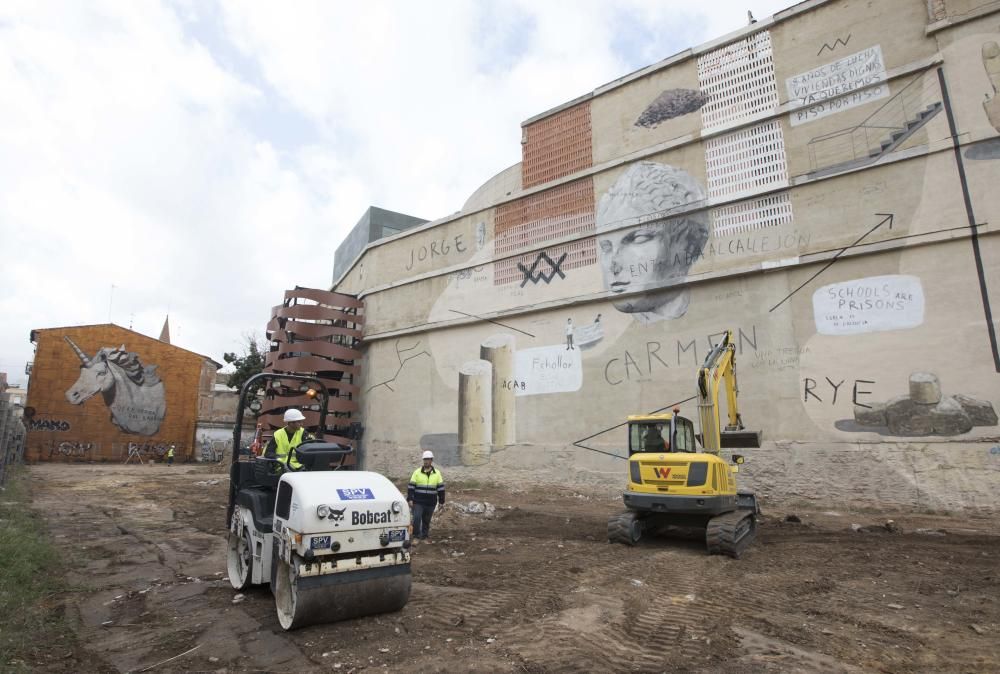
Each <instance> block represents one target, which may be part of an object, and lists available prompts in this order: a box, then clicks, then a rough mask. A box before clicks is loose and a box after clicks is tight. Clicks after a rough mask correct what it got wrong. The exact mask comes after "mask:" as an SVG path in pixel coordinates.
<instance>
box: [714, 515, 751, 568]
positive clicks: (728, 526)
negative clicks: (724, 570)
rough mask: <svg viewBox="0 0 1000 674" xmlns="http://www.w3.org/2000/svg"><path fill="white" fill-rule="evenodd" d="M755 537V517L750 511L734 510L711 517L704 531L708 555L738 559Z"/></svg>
mask: <svg viewBox="0 0 1000 674" xmlns="http://www.w3.org/2000/svg"><path fill="white" fill-rule="evenodd" d="M756 535H757V515H756V513H755V512H754V511H752V510H742V509H741V510H734V511H732V512H728V513H725V514H723V515H719V516H718V517H713V518H712V519H710V520H709V521H708V527H707V529H706V530H705V542H706V543H707V544H708V554H710V555H726V556H728V557H732V558H733V559H739V558H740V555H742V554H743V551H744V550H746V549H747V547H748V546H749V545H750V543H751V542H753V539H754V537H755V536H756Z"/></svg>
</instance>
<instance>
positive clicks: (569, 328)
mask: <svg viewBox="0 0 1000 674" xmlns="http://www.w3.org/2000/svg"><path fill="white" fill-rule="evenodd" d="M575 348H576V347H574V346H573V319H572V318H567V319H566V350H567V351H569V350H571V349H575Z"/></svg>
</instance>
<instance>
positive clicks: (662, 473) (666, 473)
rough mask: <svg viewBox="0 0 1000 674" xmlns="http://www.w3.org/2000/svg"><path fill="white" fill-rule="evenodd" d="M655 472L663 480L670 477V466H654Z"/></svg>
mask: <svg viewBox="0 0 1000 674" xmlns="http://www.w3.org/2000/svg"><path fill="white" fill-rule="evenodd" d="M653 473H654V474H655V475H656V477H658V478H660V479H661V480H666V479H667V478H668V477H670V469H669V468H654V469H653Z"/></svg>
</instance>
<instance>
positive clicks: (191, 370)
mask: <svg viewBox="0 0 1000 674" xmlns="http://www.w3.org/2000/svg"><path fill="white" fill-rule="evenodd" d="M35 336H36V340H37V341H36V344H37V347H36V352H35V363H34V369H33V370H32V373H31V379H30V381H29V385H28V401H27V405H28V406H29V407H31V408H34V416H33V417H32V418H31V420H27V419H26V420H25V426H26V427H27V428H28V436H27V442H26V452H25V458H26V460H28V461H50V460H51V461H67V460H71V461H122V462H123V461H125V459H126V458H127V457H128V454H129V445H130V443H134V444H135V445H138V446H139V448H140V452H141V453H142V456H143V458H144V459H149V458H152V459H155V460H161V459H162V452H163V451H164V450H165V448H166V447H167V446H169V445H171V444H173V445H175V446H176V449H175V461H185V460H187V459H189V458H190V457H192V456H193V454H192V452H193V449H194V443H195V426H196V424H197V419H198V411H199V403H200V401H202V400H203V399H204V396H203V395H202V394H203V393H205V392H204V391H202V390H201V389H202V388H203V387H202V384H203V383H205V382H209V381H214V372H215V366H214V365H213V364H212V363H211V361H209V360H208V359H206V358H205V357H203V356H200V355H198V354H196V353H192V352H191V351H187V350H185V349H181V348H178V347H176V346H172V345H170V344H166V343H164V342H161V341H159V340H157V339H153V338H151V337H147V336H145V335H141V334H139V333H137V332H133V331H131V330H126V329H125V328H122V327H119V326H117V325H93V326H81V327H70V328H51V329H44V330H36V331H35ZM64 337H69V338H70V339H71V340H73V342H74V343H75V344H76V345H77V346H79V347H80V349H81V350H83V352H84V353H85V354H86V355H87V356H88V357H89V358H93V357H94V355H95V354H96V353H97V351H98V350H99V349H101V348H102V347H109V348H117V347H120V346H121V345H123V344H124V346H125V350H126V351H132V352H135V353H136V354H138V356H139V359H140V361H141V363H142V365H143V366H149V365H156V366H158V367H157V369H156V374H157V375H159V377H160V380H161V381H162V382H163V388H164V397H165V400H166V412H165V415H164V417H163V421H162V422H161V423H160V425H159V430H158V431H157V432H156V433H155V434H153V435H148V436H147V435H139V434H136V433H129V432H125V431H124V430H122V429H121V428H119V427H118V426H116V425H115V424H114V423H112V421H111V411H110V410H109V408H108V406H107V405H106V404H105V401H104V398H103V396H102V395H101V394H100V393H98V394H97V395H95V396H93V397H92V398H90V399H89V400H86V401H85V402H83V403H82V404H79V405H74V404H72V403H71V402H70V401H69V400H68V399H67V397H66V392H67V391H68V390H69V389H70V388H71V387H72V386H73V385H74V384H75V383H76V381H77V379H78V377H79V376H80V371H81V365H82V364H81V361H80V358H79V357H78V356H77V354H76V353H75V352H74V350H73V348H72V347H71V346H70V345H69V344H68V343H67V342H66V340H65V339H64ZM209 370H211V372H212V376H211V377H208V376H207V375H206V372H207V371H209ZM208 386H210V384H208ZM210 391H211V389H210V388H208V393H209V394H210Z"/></svg>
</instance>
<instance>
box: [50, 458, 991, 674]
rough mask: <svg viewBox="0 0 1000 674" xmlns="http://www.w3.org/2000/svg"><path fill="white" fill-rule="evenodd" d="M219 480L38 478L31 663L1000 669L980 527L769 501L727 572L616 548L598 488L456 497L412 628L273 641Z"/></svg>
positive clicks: (417, 595)
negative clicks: (59, 641) (48, 546)
mask: <svg viewBox="0 0 1000 674" xmlns="http://www.w3.org/2000/svg"><path fill="white" fill-rule="evenodd" d="M221 471H222V469H221V468H215V469H214V470H213V469H212V468H209V467H203V466H185V465H176V466H173V467H167V466H163V465H154V466H148V465H143V466H136V465H124V466H122V465H108V464H105V465H88V464H50V465H40V466H35V467H33V468H32V469H31V483H32V492H33V507H34V508H36V509H37V510H38V511H39V512H40V513H42V514H43V515H44V517H45V519H46V521H47V524H48V527H49V534H50V536H51V537H52V541H53V542H54V543H55V544H56V545H58V546H59V547H60V548H61V549H62V550H64V551H65V554H66V556H67V559H68V561H69V564H68V566H69V568H70V571H69V577H68V578H67V580H68V582H69V586H70V587H71V588H72V591H70V592H67V593H66V595H65V596H64V597H62V598H61V599H62V601H63V602H64V604H65V614H66V617H67V619H68V622H69V624H70V626H71V628H72V630H73V632H74V633H75V635H76V637H77V639H76V643H77V644H79V646H78V647H77V648H75V649H70V650H69V651H66V650H65V647H64V646H59V645H52V647H51V648H52V649H55V648H63V649H64V650H63V652H58V653H57V652H50V653H47V652H45V649H46V645H45V644H39V649H40V652H39V654H38V655H39V662H45V663H47V664H46V667H45V668H46V669H47V670H49V671H74V672H97V671H123V672H124V671H129V672H140V671H155V672H166V671H184V672H190V671H217V672H259V671H284V672H288V671H295V672H311V671H329V672H343V673H345V674H346V673H348V672H386V671H390V672H392V671H420V672H468V671H485V672H564V671H565V672H576V671H588V672H604V671H608V672H610V671H623V672H631V671H637V672H659V671H672V672H733V673H735V672H788V671H805V672H814V671H815V672H985V671H1000V648H998V647H997V644H998V639H1000V601H998V599H1000V538H998V537H997V536H996V530H995V523H994V522H993V521H992V520H990V519H988V518H978V519H977V518H971V519H969V518H966V519H961V520H958V519H950V518H947V517H939V516H930V515H914V514H900V513H872V512H866V513H864V514H862V513H860V512H857V511H855V512H850V511H848V510H847V509H846V508H847V507H848V506H847V504H843V505H842V506H839V507H838V508H837V510H838V512H832V511H827V512H819V511H816V510H807V509H805V508H804V507H803V506H796V507H792V506H789V505H779V504H768V503H764V504H763V508H764V513H763V515H762V517H761V523H760V527H759V529H758V538H757V540H756V542H755V543H754V544H753V545H752V546H751V548H750V549H749V550H748V551H747V552H746V553H745V554H744V555H743V558H742V559H740V560H733V559H728V558H723V557H709V556H707V555H706V554H705V551H704V545H703V542H701V541H698V540H693V539H691V538H688V539H684V538H672V539H652V540H644V541H642V542H641V544H640V545H638V546H637V547H634V548H629V547H625V546H621V545H610V544H608V543H607V541H606V522H607V519H608V516H609V515H611V514H613V513H615V512H618V511H620V510H621V501H620V498H618V497H616V495H615V494H614V493H613V492H612V491H609V490H606V489H605V490H599V491H598V490H594V491H579V490H576V491H575V490H573V489H568V488H551V487H538V488H524V489H521V488H518V489H511V488H505V487H503V486H496V485H481V484H475V483H466V484H461V483H452V484H450V485H449V492H448V506H447V507H446V509H445V511H444V512H441V513H439V514H437V515H435V517H434V521H433V527H432V543H431V544H426V543H423V544H421V545H419V546H418V547H416V548H415V549H414V552H413V564H412V566H413V592H412V594H411V596H410V601H409V604H407V606H406V607H405V608H404V609H403V610H402V611H400V612H398V613H394V614H388V615H381V616H375V617H368V618H361V619H356V620H350V621H346V622H341V623H336V624H329V625H318V626H313V627H308V628H305V629H301V630H298V631H294V632H284V631H282V630H281V628H280V627H279V625H278V620H277V618H276V616H275V610H274V602H273V599H272V597H271V594H270V592H269V591H268V589H267V587H261V588H256V589H254V590H252V591H249V592H245V593H237V592H235V591H234V590H233V589H232V588H231V587H230V585H229V582H228V581H227V579H226V577H225V569H226V556H225V554H226V553H225V551H226V528H225V508H226V499H227V490H228V479H227V477H226V475H225V474H224V473H223V472H221ZM401 486H403V487H404V489H405V485H401ZM471 501H475V502H478V503H481V504H484V506H485V504H489V506H492V507H489V508H486V507H484V508H483V509H485V510H486V512H481V513H478V512H466V510H467V509H468V504H469V503H470V502H471ZM472 510H480V508H479V507H478V506H474V507H473V508H472ZM789 515H794V516H793V517H790V518H789ZM888 518H891V519H892V520H893V521H892V522H889V521H888ZM788 519H791V520H793V521H787V520H788ZM795 519H799V520H801V521H794V520H795Z"/></svg>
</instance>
